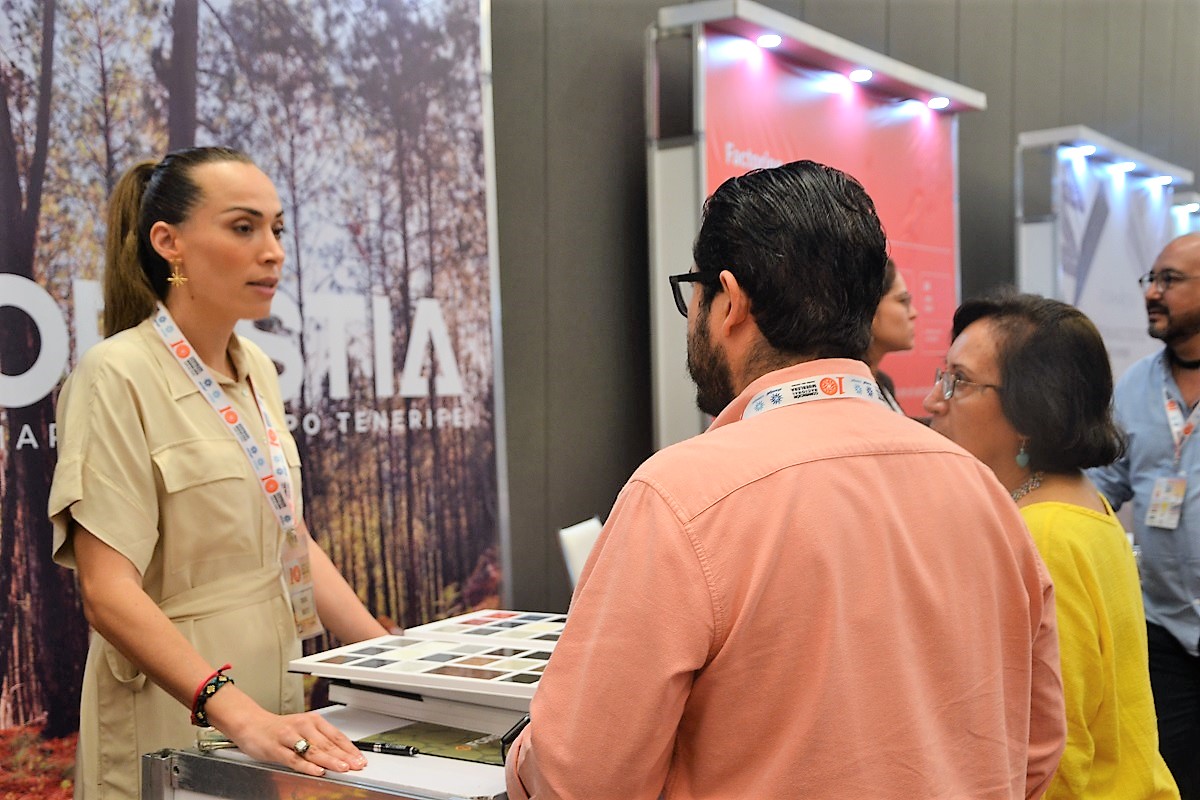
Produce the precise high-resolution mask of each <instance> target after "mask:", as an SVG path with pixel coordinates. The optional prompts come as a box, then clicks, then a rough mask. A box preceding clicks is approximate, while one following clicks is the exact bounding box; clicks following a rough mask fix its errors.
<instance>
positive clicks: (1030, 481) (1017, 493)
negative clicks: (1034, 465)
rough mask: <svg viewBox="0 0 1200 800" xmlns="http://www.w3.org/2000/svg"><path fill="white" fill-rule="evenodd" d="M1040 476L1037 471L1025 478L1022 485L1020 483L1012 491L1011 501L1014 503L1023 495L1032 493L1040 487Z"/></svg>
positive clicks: (1040, 473)
mask: <svg viewBox="0 0 1200 800" xmlns="http://www.w3.org/2000/svg"><path fill="white" fill-rule="evenodd" d="M1042 474H1043V473H1042V472H1040V471H1038V472H1035V473H1033V474H1032V475H1030V476H1029V477H1028V478H1026V479H1025V482H1024V483H1022V484H1021V485H1020V486H1018V487H1017V488H1016V489H1014V490H1013V492H1012V499H1013V500H1014V501H1016V500H1020V499H1021V498H1022V497H1024V496H1025V495H1027V494H1029V493H1030V492H1032V491H1033V490H1034V489H1036V488H1038V487H1039V486H1041V485H1042Z"/></svg>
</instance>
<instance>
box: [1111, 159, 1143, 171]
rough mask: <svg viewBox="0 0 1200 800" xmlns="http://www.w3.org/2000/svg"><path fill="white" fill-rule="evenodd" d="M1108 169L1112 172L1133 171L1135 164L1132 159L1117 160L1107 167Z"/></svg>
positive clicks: (1135, 167)
mask: <svg viewBox="0 0 1200 800" xmlns="http://www.w3.org/2000/svg"><path fill="white" fill-rule="evenodd" d="M1109 169H1110V170H1111V171H1113V172H1133V171H1134V170H1135V169H1137V164H1135V163H1134V162H1132V161H1118V162H1117V163H1116V164H1113V165H1112V166H1111V167H1109Z"/></svg>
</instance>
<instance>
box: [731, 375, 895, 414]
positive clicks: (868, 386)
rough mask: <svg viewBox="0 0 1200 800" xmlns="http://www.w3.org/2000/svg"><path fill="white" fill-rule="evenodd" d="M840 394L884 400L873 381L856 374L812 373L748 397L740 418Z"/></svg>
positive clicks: (833, 398)
mask: <svg viewBox="0 0 1200 800" xmlns="http://www.w3.org/2000/svg"><path fill="white" fill-rule="evenodd" d="M841 397H856V398H858V399H860V400H872V401H874V402H877V403H884V404H885V405H886V402H885V401H884V399H883V395H882V394H881V393H880V391H879V387H878V386H877V385H876V384H875V381H873V380H871V379H870V378H863V377H860V376H858V375H845V374H840V375H814V376H813V377H811V378H801V379H800V380H798V381H791V382H790V383H781V384H779V385H778V386H772V387H770V388H768V389H763V390H762V391H761V392H759V393H758V394H756V395H754V397H752V398H751V399H750V403H749V405H747V406H746V410H745V411H743V412H742V419H750V418H751V417H756V416H758V415H759V414H761V413H763V412H764V411H771V410H773V409H776V408H783V407H784V406H794V405H796V404H797V403H811V402H813V401H814V400H837V399H838V398H841Z"/></svg>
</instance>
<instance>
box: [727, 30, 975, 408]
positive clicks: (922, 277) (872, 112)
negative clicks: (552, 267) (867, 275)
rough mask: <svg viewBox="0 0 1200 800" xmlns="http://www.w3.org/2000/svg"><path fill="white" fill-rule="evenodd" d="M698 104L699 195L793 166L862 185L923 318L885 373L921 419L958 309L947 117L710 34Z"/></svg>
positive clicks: (951, 130) (951, 138)
mask: <svg viewBox="0 0 1200 800" xmlns="http://www.w3.org/2000/svg"><path fill="white" fill-rule="evenodd" d="M704 102H705V120H704V124H705V132H706V150H707V152H706V158H705V161H706V168H707V181H708V183H707V187H706V189H707V192H708V193H711V192H712V191H713V190H715V189H716V188H717V187H718V186H719V185H720V184H721V183H722V182H723V181H724V180H726V179H727V178H730V177H733V176H735V175H741V174H742V173H744V172H746V171H747V170H749V169H753V168H756V167H769V166H775V165H778V164H782V163H786V162H788V161H795V160H798V159H812V160H813V161H819V162H821V163H823V164H828V165H830V166H833V167H837V168H838V169H840V170H843V171H844V172H847V173H849V174H850V175H853V176H854V177H855V178H857V179H858V180H859V181H860V182H861V183H862V184H863V186H865V187H866V189H867V192H868V193H869V194H870V195H871V197H872V199H873V200H874V201H875V206H876V209H877V210H878V212H879V217H880V219H881V220H882V221H883V227H884V230H885V231H886V233H887V236H888V246H889V252H890V253H891V256H892V258H893V259H894V260H895V262H896V265H897V267H898V268H899V270H900V273H901V274H902V275H903V276H904V279H905V281H906V282H907V284H908V288H909V291H910V292H911V293H912V295H913V304H914V307H915V308H916V309H917V312H918V314H919V315H920V316H919V317H918V318H917V322H916V329H917V330H916V345H915V347H914V348H913V350H912V351H910V352H906V353H893V354H891V355H889V356H887V357H886V358H885V359H884V361H883V364H882V367H883V370H884V371H885V372H887V373H888V374H889V375H890V376H891V377H892V378H893V379H894V380H895V381H896V394H897V397H898V398H899V400H900V402H901V404H902V405H903V406H904V409H905V411H906V412H908V413H909V414H910V415H913V416H922V415H923V414H924V412H923V411H922V410H921V400H922V398H923V397H924V396H925V393H926V392H927V391H928V390H929V387H930V386H931V385H932V383H933V372H934V369H936V368H937V367H938V366H940V365H941V363H942V359H943V357H944V355H945V352H946V347H947V346H948V344H949V331H950V320H951V317H952V316H953V314H954V309H955V307H956V305H957V302H958V279H957V269H958V242H957V238H956V233H955V232H956V229H957V217H956V214H955V199H956V194H955V187H956V181H955V171H954V170H955V163H954V147H955V133H956V128H955V118H954V116H953V115H952V114H943V113H939V112H936V111H932V110H930V109H929V108H927V107H926V106H925V105H924V104H923V103H920V102H918V101H915V100H897V99H895V98H890V97H881V96H878V95H875V94H873V93H872V92H871V90H870V85H869V84H855V83H851V82H850V81H849V80H848V79H847V78H845V77H844V76H842V75H837V74H834V73H829V72H824V71H818V70H811V69H807V68H804V67H802V66H800V65H797V64H796V63H794V62H791V61H788V60H786V59H785V58H782V57H780V56H777V55H775V54H773V53H771V52H770V51H767V50H763V49H762V48H760V47H758V45H756V44H755V43H753V42H751V41H749V40H747V39H743V38H741V37H737V36H730V35H728V34H725V33H721V32H719V31H717V30H715V29H713V28H708V30H707V50H706V69H705V82H704Z"/></svg>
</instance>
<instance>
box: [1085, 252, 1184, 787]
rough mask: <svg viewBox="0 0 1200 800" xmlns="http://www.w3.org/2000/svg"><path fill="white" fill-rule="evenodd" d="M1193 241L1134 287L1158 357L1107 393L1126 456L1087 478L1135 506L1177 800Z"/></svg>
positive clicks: (1161, 732)
mask: <svg viewBox="0 0 1200 800" xmlns="http://www.w3.org/2000/svg"><path fill="white" fill-rule="evenodd" d="M1198 277H1200V235H1198V234H1194V233H1193V234H1187V235H1185V236H1180V237H1179V238H1177V239H1174V240H1173V241H1171V242H1170V243H1169V244H1167V246H1166V247H1165V248H1163V251H1162V252H1161V253H1159V255H1158V258H1157V259H1155V261H1154V265H1153V266H1152V267H1151V268H1150V271H1149V272H1147V273H1146V274H1145V275H1143V276H1142V277H1141V278H1140V279H1139V281H1138V282H1139V283H1140V284H1141V286H1142V289H1143V291H1144V292H1145V301H1146V316H1147V318H1148V322H1149V334H1150V335H1151V336H1153V337H1154V338H1156V339H1161V340H1162V342H1163V344H1164V345H1165V346H1164V347H1163V349H1162V350H1160V351H1159V352H1157V353H1154V354H1153V355H1150V356H1147V357H1146V358H1143V359H1142V360H1141V361H1138V362H1137V363H1136V364H1134V365H1133V366H1131V367H1130V368H1129V370H1128V371H1127V372H1126V373H1125V374H1124V375H1123V376H1122V377H1121V379H1120V380H1119V381H1118V383H1117V386H1116V389H1115V391H1114V393H1113V407H1114V411H1115V414H1114V416H1115V417H1116V421H1117V424H1118V425H1120V426H1121V427H1122V428H1123V429H1124V431H1125V433H1126V437H1127V444H1126V450H1125V454H1124V455H1123V456H1122V457H1121V458H1119V459H1118V460H1117V461H1116V462H1114V463H1113V464H1111V465H1109V466H1107V467H1099V468H1097V469H1094V470H1090V471H1089V476H1090V477H1091V479H1092V481H1093V482H1094V483H1095V484H1096V486H1097V487H1098V488H1099V489H1100V491H1101V492H1103V493H1104V495H1105V496H1106V497H1107V498H1108V501H1109V503H1111V504H1112V506H1113V507H1114V508H1120V507H1121V506H1122V505H1123V504H1124V503H1126V502H1128V501H1129V500H1132V501H1133V515H1132V518H1133V527H1134V535H1135V538H1136V541H1137V544H1138V546H1139V548H1140V551H1141V558H1140V572H1141V577H1142V598H1143V603H1144V605H1145V607H1146V622H1147V624H1146V630H1147V640H1148V645H1149V651H1150V685H1151V688H1152V689H1153V691H1154V705H1155V710H1156V711H1157V713H1158V737H1159V750H1160V752H1162V755H1163V758H1164V760H1166V762H1167V766H1168V767H1170V769H1171V773H1172V774H1173V775H1174V776H1175V782H1176V783H1177V784H1178V785H1179V791H1180V795H1181V796H1182V797H1183V800H1200V441H1196V442H1193V441H1191V440H1192V438H1193V437H1192V432H1193V429H1194V428H1195V427H1196V425H1197V422H1198V421H1200V406H1198V401H1200V281H1197V280H1195V279H1196V278H1198Z"/></svg>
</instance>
